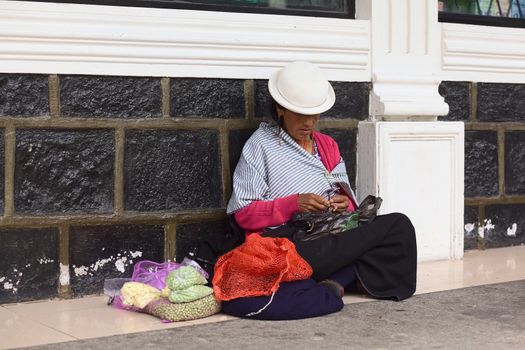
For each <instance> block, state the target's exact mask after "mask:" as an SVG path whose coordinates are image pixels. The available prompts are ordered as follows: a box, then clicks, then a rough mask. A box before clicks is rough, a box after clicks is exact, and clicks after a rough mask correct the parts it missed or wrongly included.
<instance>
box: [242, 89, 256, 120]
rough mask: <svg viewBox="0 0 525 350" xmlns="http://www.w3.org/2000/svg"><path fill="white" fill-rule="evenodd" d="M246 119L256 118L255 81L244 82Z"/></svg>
mask: <svg viewBox="0 0 525 350" xmlns="http://www.w3.org/2000/svg"><path fill="white" fill-rule="evenodd" d="M244 117H245V118H246V119H248V120H253V119H254V118H255V82H254V81H253V79H249V80H245V81H244Z"/></svg>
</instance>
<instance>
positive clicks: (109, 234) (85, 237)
mask: <svg viewBox="0 0 525 350" xmlns="http://www.w3.org/2000/svg"><path fill="white" fill-rule="evenodd" d="M69 242H70V243H69V275H70V282H71V290H72V292H73V294H74V295H75V296H82V295H89V294H96V293H102V290H103V286H104V280H105V279H109V278H122V277H131V275H132V273H133V267H134V265H135V263H137V262H139V261H141V260H152V261H155V262H162V261H164V227H163V226H160V225H104V226H73V227H71V230H70V234H69Z"/></svg>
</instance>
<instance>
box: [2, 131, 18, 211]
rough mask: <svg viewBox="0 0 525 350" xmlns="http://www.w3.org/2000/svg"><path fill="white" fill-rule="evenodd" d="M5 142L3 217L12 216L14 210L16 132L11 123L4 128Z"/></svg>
mask: <svg viewBox="0 0 525 350" xmlns="http://www.w3.org/2000/svg"><path fill="white" fill-rule="evenodd" d="M4 142H5V154H4V157H5V158H4V161H5V173H4V177H5V178H4V185H5V189H4V191H5V192H4V217H12V216H13V214H14V211H15V203H14V200H15V199H14V196H15V161H16V160H15V158H16V132H15V128H14V126H12V125H9V126H6V128H5V129H4Z"/></svg>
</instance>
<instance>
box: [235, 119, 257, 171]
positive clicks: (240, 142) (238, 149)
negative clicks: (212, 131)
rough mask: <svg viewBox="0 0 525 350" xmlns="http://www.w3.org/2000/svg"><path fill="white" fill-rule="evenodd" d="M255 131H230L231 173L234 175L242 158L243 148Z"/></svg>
mask: <svg viewBox="0 0 525 350" xmlns="http://www.w3.org/2000/svg"><path fill="white" fill-rule="evenodd" d="M254 131H255V130H254V129H243V130H230V133H229V135H228V143H229V147H230V149H229V151H230V173H231V174H233V172H234V171H235V167H236V166H237V163H238V162H239V158H240V157H241V153H242V148H243V147H244V144H245V143H246V141H248V139H249V138H250V136H251V135H252V134H253V133H254Z"/></svg>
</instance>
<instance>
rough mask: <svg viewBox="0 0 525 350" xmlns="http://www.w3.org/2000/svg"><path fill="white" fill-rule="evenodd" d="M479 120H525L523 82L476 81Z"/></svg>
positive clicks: (524, 85) (524, 89) (524, 88)
mask: <svg viewBox="0 0 525 350" xmlns="http://www.w3.org/2000/svg"><path fill="white" fill-rule="evenodd" d="M477 100H478V112H477V117H478V120H479V121H484V122H506V121H508V122H523V121H525V84H495V83H478V98H477Z"/></svg>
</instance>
